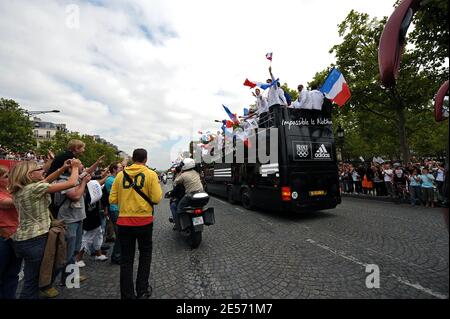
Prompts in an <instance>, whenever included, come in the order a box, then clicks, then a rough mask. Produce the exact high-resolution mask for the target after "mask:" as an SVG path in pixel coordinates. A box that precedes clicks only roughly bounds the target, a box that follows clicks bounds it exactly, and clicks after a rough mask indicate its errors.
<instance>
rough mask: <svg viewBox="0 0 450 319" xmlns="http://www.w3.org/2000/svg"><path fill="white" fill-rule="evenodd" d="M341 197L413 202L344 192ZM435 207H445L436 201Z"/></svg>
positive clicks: (400, 202)
mask: <svg viewBox="0 0 450 319" xmlns="http://www.w3.org/2000/svg"><path fill="white" fill-rule="evenodd" d="M341 197H349V198H357V199H368V200H375V201H379V202H387V203H394V204H411V203H410V201H409V200H405V199H402V200H400V201H398V200H397V199H396V198H390V197H386V196H373V195H364V194H346V193H342V194H341ZM435 207H436V208H438V207H444V206H442V203H440V202H435Z"/></svg>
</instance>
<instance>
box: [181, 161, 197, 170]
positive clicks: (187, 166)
mask: <svg viewBox="0 0 450 319" xmlns="http://www.w3.org/2000/svg"><path fill="white" fill-rule="evenodd" d="M194 167H195V161H194V160H193V159H192V158H185V159H184V160H183V167H182V168H181V170H182V171H187V170H188V169H191V168H194Z"/></svg>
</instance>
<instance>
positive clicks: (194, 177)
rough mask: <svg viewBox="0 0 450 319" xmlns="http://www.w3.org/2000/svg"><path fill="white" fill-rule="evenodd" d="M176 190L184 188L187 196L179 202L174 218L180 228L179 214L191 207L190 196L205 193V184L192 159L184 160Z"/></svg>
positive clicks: (175, 185) (175, 182) (176, 180)
mask: <svg viewBox="0 0 450 319" xmlns="http://www.w3.org/2000/svg"><path fill="white" fill-rule="evenodd" d="M173 185H174V188H175V187H177V186H178V185H182V186H184V189H185V195H184V196H183V198H182V199H181V200H180V201H179V202H178V205H177V209H176V214H175V215H174V216H173V218H174V220H175V225H176V226H177V227H178V223H177V219H176V218H175V217H176V215H177V214H180V213H181V212H182V211H183V209H184V208H185V207H187V206H188V205H189V198H188V197H187V196H188V195H191V194H194V193H198V192H203V191H204V190H203V184H202V182H201V179H200V174H199V173H198V172H197V171H196V170H195V161H194V160H193V159H192V158H185V159H184V160H183V166H182V168H181V174H180V175H178V176H177V178H176V179H175V181H174V183H173Z"/></svg>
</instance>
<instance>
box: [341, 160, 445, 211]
mask: <svg viewBox="0 0 450 319" xmlns="http://www.w3.org/2000/svg"><path fill="white" fill-rule="evenodd" d="M446 181H448V170H446V169H445V168H444V164H443V163H442V162H439V161H436V160H431V159H425V160H422V161H414V162H409V163H407V164H406V165H405V164H404V163H402V162H400V161H393V162H391V161H381V162H380V161H378V162H377V161H373V162H371V163H365V162H360V163H356V164H355V163H339V183H340V189H341V193H345V194H366V195H372V196H384V197H390V198H395V199H400V200H401V199H404V200H409V201H410V202H411V204H412V205H417V204H419V205H420V204H423V205H425V206H429V207H434V206H435V205H436V204H442V203H443V202H444V201H446V200H447V199H446V197H448V196H447V193H448V189H446V188H448V186H446V184H447V183H446Z"/></svg>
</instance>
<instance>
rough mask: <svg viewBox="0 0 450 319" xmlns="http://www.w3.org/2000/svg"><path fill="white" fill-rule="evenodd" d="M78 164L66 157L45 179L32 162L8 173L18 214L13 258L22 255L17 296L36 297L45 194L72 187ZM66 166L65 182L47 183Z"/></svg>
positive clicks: (47, 217) (45, 224) (43, 240)
mask: <svg viewBox="0 0 450 319" xmlns="http://www.w3.org/2000/svg"><path fill="white" fill-rule="evenodd" d="M80 165H81V162H80V161H79V160H77V159H72V160H67V161H66V162H65V163H64V166H63V167H61V168H60V169H58V170H57V171H55V172H54V173H52V174H50V175H49V176H47V178H45V179H44V170H43V168H42V167H41V166H38V164H37V163H36V162H33V161H27V162H20V163H19V164H17V165H16V166H14V168H13V169H12V170H11V172H10V173H9V180H8V182H9V184H8V188H9V191H10V192H11V194H12V196H13V200H14V205H15V206H16V209H17V211H18V213H19V226H18V228H17V232H16V233H15V234H14V235H13V237H12V238H13V240H14V243H13V245H14V250H15V252H16V255H17V257H19V258H23V260H24V263H25V268H24V275H25V276H24V285H23V288H22V291H21V294H20V299H37V298H39V270H40V266H41V262H42V258H43V257H44V250H45V244H46V242H47V234H48V231H49V229H50V222H51V219H50V211H49V209H48V206H49V204H50V195H49V194H50V193H55V192H60V191H62V190H65V189H68V188H71V187H74V186H75V185H76V183H77V180H78V167H79V166H80ZM69 167H72V168H73V169H72V173H71V176H70V178H69V179H68V180H67V181H66V182H64V183H55V184H50V183H51V182H52V181H54V180H55V179H56V178H58V176H59V175H60V174H62V173H63V172H64V171H65V170H66V169H67V168H69Z"/></svg>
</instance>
